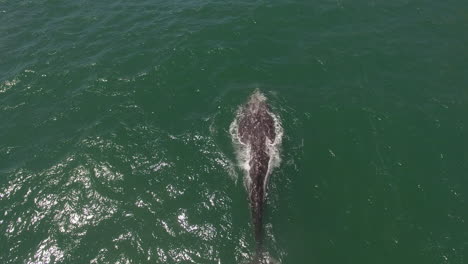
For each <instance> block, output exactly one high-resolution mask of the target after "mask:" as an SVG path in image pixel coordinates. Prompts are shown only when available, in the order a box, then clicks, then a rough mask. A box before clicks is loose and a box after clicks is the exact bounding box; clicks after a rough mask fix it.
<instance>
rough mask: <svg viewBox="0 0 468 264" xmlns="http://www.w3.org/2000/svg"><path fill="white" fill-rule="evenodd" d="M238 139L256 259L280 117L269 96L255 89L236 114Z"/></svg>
mask: <svg viewBox="0 0 468 264" xmlns="http://www.w3.org/2000/svg"><path fill="white" fill-rule="evenodd" d="M235 122H237V131H234V132H237V140H238V141H239V143H240V144H242V145H243V146H244V148H245V149H247V151H246V152H247V153H248V155H247V157H246V161H245V163H246V164H245V165H246V166H244V169H245V170H246V174H247V175H246V177H248V179H247V181H246V187H247V191H248V195H249V201H250V208H251V214H252V222H253V226H254V235H255V241H256V244H257V247H256V249H257V252H256V257H255V258H256V259H257V260H256V261H259V260H258V258H260V255H261V251H262V243H263V211H264V205H265V196H266V188H267V182H268V177H269V174H270V173H271V170H272V167H273V165H272V163H273V157H272V156H273V154H272V146H274V144H275V142H278V139H277V137H281V135H278V133H277V131H276V130H277V127H278V124H277V123H276V122H278V120H277V118H275V116H274V115H273V114H272V112H271V109H270V107H269V105H268V103H267V100H266V97H265V96H264V95H263V94H262V93H260V91H258V90H257V91H255V92H254V93H253V94H252V95H251V96H250V98H249V100H248V102H247V103H246V104H245V105H243V106H242V107H241V108H240V109H239V112H238V115H237V120H235Z"/></svg>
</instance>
